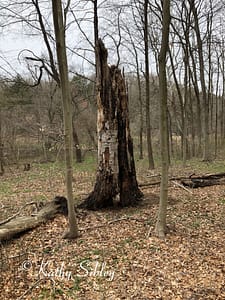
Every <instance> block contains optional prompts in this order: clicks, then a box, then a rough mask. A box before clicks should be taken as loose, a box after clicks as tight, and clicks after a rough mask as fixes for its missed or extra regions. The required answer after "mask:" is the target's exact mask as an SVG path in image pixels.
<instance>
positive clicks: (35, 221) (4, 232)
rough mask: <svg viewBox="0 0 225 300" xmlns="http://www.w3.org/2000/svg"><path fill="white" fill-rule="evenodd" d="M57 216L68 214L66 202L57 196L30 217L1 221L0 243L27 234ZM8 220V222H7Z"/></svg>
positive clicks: (63, 198)
mask: <svg viewBox="0 0 225 300" xmlns="http://www.w3.org/2000/svg"><path fill="white" fill-rule="evenodd" d="M57 214H64V215H67V214H68V210H67V200H66V198H65V197H60V196H57V197H55V198H54V200H52V201H50V202H48V203H46V204H45V205H44V206H43V207H42V208H41V209H40V210H39V211H38V212H36V213H35V214H34V215H31V216H19V217H16V218H14V219H12V218H8V219H7V220H6V221H2V222H1V223H2V225H1V226H0V242H1V241H7V240H10V239H12V238H14V237H16V236H18V235H20V234H22V233H24V232H27V231H29V230H31V229H33V228H35V227H37V226H39V225H41V224H43V223H45V222H46V221H48V220H50V219H53V218H54V217H55V216H56V215H57ZM8 220H9V221H8Z"/></svg>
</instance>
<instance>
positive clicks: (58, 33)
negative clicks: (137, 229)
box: [52, 0, 79, 239]
mask: <svg viewBox="0 0 225 300" xmlns="http://www.w3.org/2000/svg"><path fill="white" fill-rule="evenodd" d="M52 11H53V21H54V30H55V39H56V52H57V59H58V65H59V74H60V87H61V92H62V102H63V120H64V136H65V161H66V190H67V200H68V218H69V228H68V231H67V232H66V233H65V234H64V238H69V239H73V238H77V237H78V235H79V233H78V226H77V219H76V214H75V209H74V200H73V187H72V177H73V127H72V99H71V93H70V86H69V78H68V65H67V56H66V45H65V27H64V24H63V15H62V3H61V0H52Z"/></svg>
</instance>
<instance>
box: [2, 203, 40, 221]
mask: <svg viewBox="0 0 225 300" xmlns="http://www.w3.org/2000/svg"><path fill="white" fill-rule="evenodd" d="M28 205H35V206H36V208H37V202H29V203H26V204H25V205H24V206H22V207H21V208H20V210H19V211H18V212H17V213H15V214H14V215H12V216H11V217H9V218H8V219H6V220H3V221H1V222H0V225H3V224H6V223H8V222H9V221H11V220H12V219H14V218H15V217H17V216H18V215H19V214H20V213H21V211H22V210H23V209H24V208H25V207H27V206H28Z"/></svg>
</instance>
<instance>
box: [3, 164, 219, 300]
mask: <svg viewBox="0 0 225 300" xmlns="http://www.w3.org/2000/svg"><path fill="white" fill-rule="evenodd" d="M29 172H30V171H29ZM32 172H33V171H32ZM44 174H45V175H46V174H48V173H46V172H44V171H43V170H42V173H41V176H40V178H39V177H38V169H37V171H36V174H33V175H35V176H33V179H32V183H30V184H29V192H24V191H25V190H26V189H28V186H26V182H27V181H28V182H29V181H30V180H31V178H30V177H29V178H28V175H27V173H26V175H24V174H23V179H21V180H20V182H17V184H15V185H13V184H12V185H10V182H13V180H15V181H14V182H16V179H15V178H14V177H13V175H10V176H9V177H8V178H5V179H4V180H5V182H6V183H7V184H8V194H6V193H4V194H3V197H2V199H3V200H2V203H1V205H3V207H4V208H3V209H2V210H1V219H5V218H7V217H9V216H10V215H11V214H12V213H16V212H17V211H18V210H19V208H20V207H21V206H22V205H24V203H26V202H28V201H32V200H33V199H37V198H38V197H41V195H44V197H45V199H46V200H51V199H52V198H53V197H54V196H55V195H56V194H58V193H59V192H60V194H61V192H62V191H63V189H64V188H63V184H64V182H63V176H61V175H60V176H59V178H58V179H57V178H56V184H54V177H51V178H50V179H49V180H46V179H45V180H43V178H44ZM142 175H143V174H142ZM16 176H18V174H15V177H16ZM26 176H27V177H26ZM29 176H31V177H32V174H31V173H30V175H29ZM46 176H47V175H46ZM51 176H52V173H51ZM92 176H93V175H91V174H90V173H88V172H82V173H81V174H79V173H77V174H76V173H75V175H74V185H75V186H74V192H75V195H76V196H77V197H78V196H79V195H81V194H82V193H88V192H90V190H91V188H92V183H91V181H92V179H93V177H92ZM76 179H77V180H76ZM50 181H51V189H49V182H50ZM144 193H145V199H144V200H143V202H142V203H141V205H140V206H139V207H133V208H127V209H123V210H118V209H117V210H103V211H100V212H99V211H98V212H86V211H79V213H78V222H79V228H81V229H84V230H81V233H82V235H81V237H80V238H79V239H77V240H75V241H67V240H62V239H61V236H62V234H63V232H64V230H65V228H66V227H67V220H66V219H65V218H64V217H63V216H59V217H57V218H56V219H54V220H53V221H50V222H48V223H46V224H43V225H41V226H40V227H39V228H37V229H35V230H33V231H31V232H29V233H26V234H25V235H23V236H22V237H20V238H19V239H16V240H13V241H12V242H11V243H6V244H4V245H2V246H1V250H0V255H1V264H0V269H1V273H0V274H1V278H0V279H1V282H0V285H1V287H2V289H1V291H2V299H6V300H7V299H28V300H29V299H79V300H82V299H84V300H93V299H96V300H98V299H99V300H100V299H110V300H111V299H112V300H115V299H137V300H147V299H150V300H151V299H152V300H156V299H165V300H170V299H171V300H175V299H177V300H178V299H183V300H187V299H193V300H194V299H204V300H205V299H206V300H207V299H213V300H215V299H218V300H220V299H221V300H222V299H225V279H224V278H225V276H224V275H225V251H224V250H225V249H224V230H225V218H224V217H225V204H224V202H223V199H224V198H225V193H224V190H223V186H213V187H208V188H204V189H195V190H193V194H189V193H187V192H186V191H185V190H183V189H180V188H179V186H174V187H173V188H172V189H170V190H169V207H168V228H169V233H168V235H167V237H166V240H165V241H161V240H159V239H157V238H156V237H155V236H154V234H153V233H154V224H155V218H156V217H155V216H156V212H157V209H158V194H159V188H158V187H151V188H149V189H148V190H147V189H145V190H144ZM12 203H13V205H12ZM46 262H48V263H47V264H46V265H45V267H46V268H45V269H46V272H45V271H43V269H41V266H43V263H46ZM96 266H97V267H96ZM60 268H61V276H56V271H57V270H59V269H60ZM101 271H102V272H101ZM49 272H52V273H51V274H54V276H47V274H50V273H49ZM58 272H59V271H58ZM63 272H64V273H63ZM66 272H67V273H66ZM69 272H71V274H72V279H71V278H69V277H68V276H66V274H67V275H68V274H70V273H69ZM109 272H111V273H109ZM112 272H114V276H113V280H109V278H110V277H109V274H112ZM45 273H46V274H45ZM104 275H105V276H104ZM107 275H108V276H107Z"/></svg>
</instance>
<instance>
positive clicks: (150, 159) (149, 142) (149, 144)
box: [144, 0, 155, 169]
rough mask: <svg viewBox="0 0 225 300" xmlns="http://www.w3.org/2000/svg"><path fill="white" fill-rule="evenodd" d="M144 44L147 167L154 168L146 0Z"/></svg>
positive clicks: (145, 7)
mask: <svg viewBox="0 0 225 300" xmlns="http://www.w3.org/2000/svg"><path fill="white" fill-rule="evenodd" d="M144 44H145V92H146V133H147V149H148V164H149V169H154V168H155V164H154V159H153V151H152V137H151V122H150V86H149V84H150V82H149V47H148V0H145V2H144Z"/></svg>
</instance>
